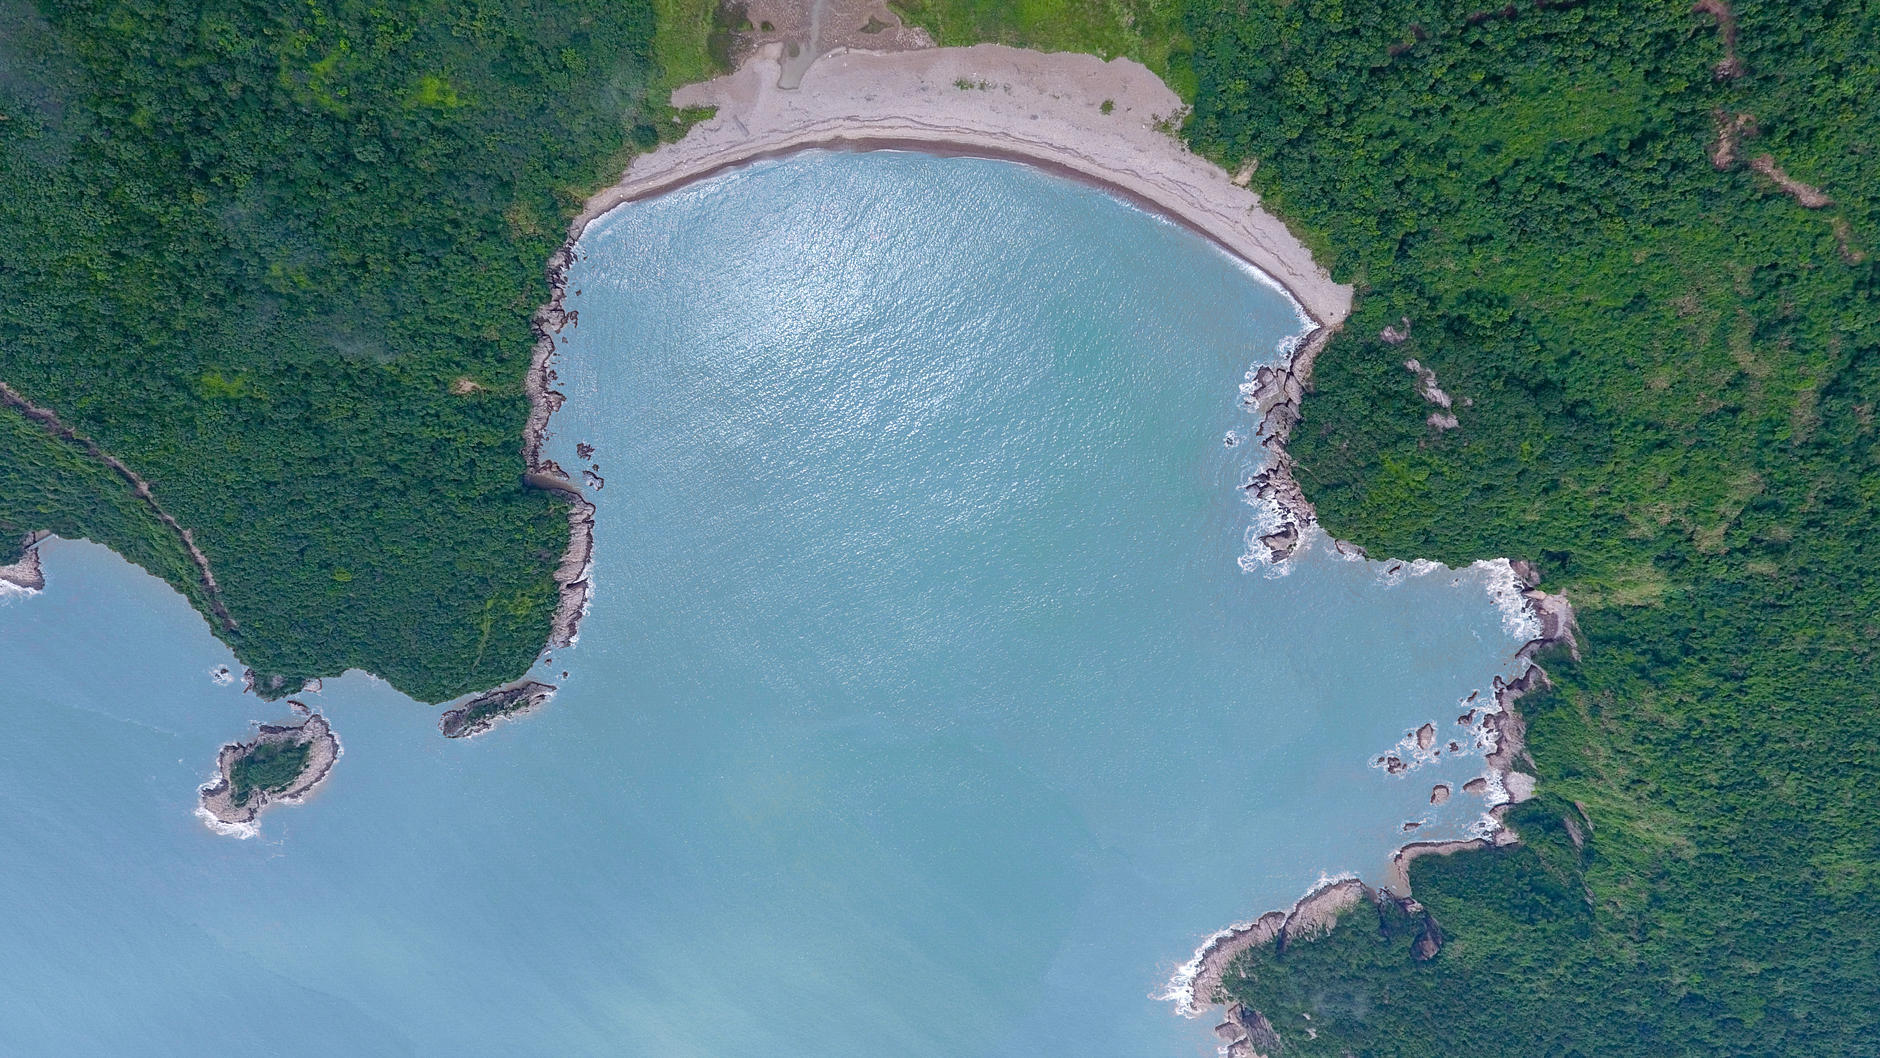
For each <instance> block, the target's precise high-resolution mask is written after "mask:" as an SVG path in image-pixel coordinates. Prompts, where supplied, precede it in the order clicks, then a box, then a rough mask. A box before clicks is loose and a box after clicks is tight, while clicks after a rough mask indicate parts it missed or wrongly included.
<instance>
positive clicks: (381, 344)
mask: <svg viewBox="0 0 1880 1058" xmlns="http://www.w3.org/2000/svg"><path fill="white" fill-rule="evenodd" d="M665 6H666V7H667V8H671V9H673V11H675V12H677V13H680V14H684V13H686V12H690V11H691V10H692V9H694V8H698V7H700V6H701V5H700V4H698V3H696V2H690V0H669V2H667V3H666V4H665ZM695 35H696V34H692V33H691V31H690V28H689V23H688V22H687V21H686V20H685V19H674V22H673V29H672V30H671V31H669V32H667V33H666V34H664V35H661V34H659V33H657V32H656V27H655V24H654V15H653V9H652V7H651V5H650V4H649V3H647V2H646V0H639V2H629V3H567V4H563V3H553V4H551V3H541V2H531V0H507V2H486V3H474V4H467V5H466V4H444V3H436V2H424V0H387V2H378V3H372V4H366V3H361V2H355V0H332V2H329V0H313V2H309V3H294V4H278V3H256V2H243V0H204V2H196V3H177V2H168V0H91V2H82V0H81V2H70V3H58V2H51V0H48V2H46V3H44V4H42V5H39V6H38V7H35V6H33V5H32V4H29V3H22V2H21V0H0V382H4V383H6V384H7V385H8V386H10V387H11V388H12V389H13V390H14V391H16V392H17V393H18V394H19V396H20V397H21V398H23V400H24V401H25V402H28V403H30V404H32V405H34V406H37V407H38V408H41V409H44V410H46V411H48V412H51V413H54V414H56V415H57V416H58V418H59V420H60V421H61V422H62V423H63V424H64V426H65V427H67V428H68V429H69V430H70V432H71V433H72V435H73V436H72V437H70V438H63V439H62V438H57V437H54V436H53V435H52V434H50V433H48V432H47V431H46V430H45V429H43V428H41V427H40V426H39V425H37V424H34V423H29V422H28V421H27V420H26V419H25V418H24V417H23V415H22V413H21V411H20V409H19V408H18V407H14V406H0V438H3V439H4V441H5V443H4V444H0V562H4V561H6V560H8V559H9V558H10V557H11V554H9V553H7V552H11V551H12V550H13V549H14V548H15V546H16V542H17V539H18V538H19V537H20V536H21V535H22V534H24V533H25V532H27V531H29V530H33V529H51V530H53V531H55V532H59V533H62V534H66V535H72V536H80V535H82V536H89V537H91V538H93V539H96V540H99V541H101V542H103V543H105V544H108V545H110V546H111V547H113V548H115V549H117V550H119V551H121V552H123V553H124V554H126V555H128V556H130V557H131V558H132V559H134V560H136V561H138V562H139V563H141V564H143V565H145V566H146V567H147V568H150V569H151V570H153V571H154V572H157V573H158V574H160V575H162V576H164V577H165V578H166V579H169V580H170V581H171V582H172V583H174V584H176V585H177V586H178V588H180V589H182V590H183V591H185V592H186V593H187V594H189V595H190V597H191V598H192V600H193V601H195V602H196V603H197V604H198V606H199V607H201V608H203V609H204V611H205V615H207V616H209V617H210V618H211V623H212V624H213V625H214V626H215V627H216V630H217V632H218V634H220V635H222V636H223V637H224V638H225V639H227V640H229V641H230V642H231V644H233V645H234V646H235V647H236V649H237V651H238V653H239V654H240V655H241V656H242V658H243V660H245V661H247V662H248V663H250V664H252V665H253V666H254V667H255V668H256V669H257V670H258V671H259V672H261V673H262V675H263V687H264V688H265V687H267V686H269V685H270V684H271V683H272V682H273V681H272V677H273V676H276V675H278V676H281V677H283V679H284V683H283V686H284V687H288V688H291V687H294V686H297V685H298V680H299V679H300V678H303V677H307V676H312V675H317V674H323V673H334V672H337V671H339V670H341V669H343V668H347V667H352V666H357V667H360V668H364V669H367V670H369V671H372V672H375V673H378V674H380V675H383V676H385V677H386V678H387V679H389V680H391V681H392V682H393V683H395V684H396V685H398V686H399V687H400V688H401V689H403V690H405V691H407V692H409V693H411V694H413V695H415V696H417V697H420V698H427V699H433V700H435V699H441V698H446V697H450V696H452V695H455V694H458V693H461V692H464V691H470V690H476V689H480V688H482V687H487V686H490V685H492V684H494V683H498V682H501V681H502V680H504V679H507V678H509V677H511V676H514V675H516V674H517V673H518V672H519V671H521V670H522V669H523V668H524V667H525V666H526V665H527V664H528V662H529V661H530V659H531V658H532V657H533V656H534V654H535V652H536V650H537V649H538V648H539V647H540V646H541V644H542V641H543V640H544V638H545V637H546V634H547V628H548V620H549V615H550V612H551V610H552V608H553V605H554V589H553V584H552V583H551V580H550V574H551V572H552V570H553V569H554V566H555V562H556V560H557V558H558V557H559V556H560V553H561V551H562V550H563V549H564V547H565V546H566V543H567V535H568V530H567V524H566V520H565V518H564V516H563V512H562V511H561V510H559V509H558V506H559V501H556V500H554V499H553V498H551V497H550V496H549V495H547V494H544V493H540V492H531V491H529V490H526V489H525V488H524V487H523V486H522V484H521V474H522V470H523V467H522V460H521V456H520V452H519V448H520V443H521V440H520V438H521V430H522V424H523V420H524V417H525V415H526V402H525V400H524V397H523V394H522V376H523V372H524V369H525V367H526V365H527V363H528V356H529V348H530V345H531V342H532V339H531V335H530V331H529V324H528V320H529V316H530V314H531V312H532V311H533V310H534V309H535V307H536V306H537V305H539V304H541V303H542V302H543V301H544V300H546V297H547V289H546V285H545V281H544V279H543V268H544V262H545V261H546V260H547V258H548V255H549V254H550V253H551V252H552V251H553V250H554V248H555V247H556V246H557V245H559V243H560V242H561V240H562V239H563V237H564V232H565V228H566V222H567V219H568V217H569V216H570V215H571V214H572V212H573V210H574V208H575V207H576V206H577V204H578V203H579V202H581V201H582V200H583V199H584V198H585V197H586V195H587V194H588V192H590V191H591V190H592V189H593V188H594V187H596V186H598V185H599V184H601V183H602V182H604V181H606V180H609V179H611V178H612V177H613V176H614V175H615V174H617V173H618V171H619V168H620V165H621V163H622V162H623V161H624V158H625V154H626V152H628V151H630V150H631V149H632V148H633V147H634V146H636V145H637V146H642V147H643V146H646V145H649V144H652V143H654V142H656V141H657V140H658V138H659V137H660V136H661V135H662V134H666V135H670V134H672V133H673V132H674V131H676V130H677V126H676V125H675V124H674V123H673V121H672V115H671V114H670V113H669V112H668V110H667V108H666V107H665V106H664V103H663V101H664V99H665V97H666V91H667V89H668V88H669V84H668V83H667V81H668V77H667V76H666V73H665V69H664V67H665V65H666V61H668V60H669V61H670V63H671V64H672V65H674V66H676V67H678V69H676V70H675V71H674V72H675V74H676V75H677V76H681V77H690V76H692V75H693V74H694V73H696V72H697V69H698V68H700V67H701V64H702V54H703V48H702V43H700V42H699V41H695V40H693V39H692V37H693V36H695ZM87 442H89V445H88V444H87ZM91 446H95V447H96V448H97V449H98V450H99V451H102V452H103V453H105V454H106V455H108V456H110V457H113V458H116V459H118V460H121V461H122V462H123V463H124V464H125V465H126V466H128V467H129V468H131V469H133V470H134V471H135V472H136V473H137V474H139V475H141V476H142V478H143V479H145V480H146V481H148V482H149V486H150V497H149V498H148V499H145V498H143V497H140V496H138V495H136V494H135V493H134V491H133V486H132V485H131V484H130V483H129V482H128V481H126V480H124V479H123V478H122V477H121V476H119V475H116V474H114V473H112V472H111V471H109V470H108V469H105V468H104V467H103V466H102V465H101V464H99V463H98V461H97V460H96V459H95V458H93V457H92V456H91V455H90V454H89V448H90V447H91ZM157 510H161V511H162V512H166V513H167V514H168V515H169V516H171V517H172V518H174V519H175V521H176V523H177V525H178V526H180V527H182V528H186V529H188V530H189V531H190V533H191V535H192V536H193V538H194V541H195V543H196V545H197V546H199V547H200V549H201V551H202V553H203V555H204V556H205V557H206V560H207V562H208V564H209V566H210V567H211V568H212V571H213V575H214V578H215V582H216V584H217V585H218V586H219V595H220V598H219V600H216V599H211V598H210V595H212V594H214V593H213V592H211V591H210V589H208V588H207V587H205V586H204V584H203V582H202V578H201V576H200V574H199V571H198V570H197V569H196V567H195V566H194V565H193V564H192V562H191V560H190V559H189V557H188V556H187V554H186V553H185V551H184V546H183V542H182V540H181V539H180V537H179V536H178V534H177V533H176V532H175V531H174V530H173V529H171V528H169V527H168V526H166V525H165V524H163V523H162V522H161V521H159V520H158V515H157V514H156V513H155V512H156V511H157ZM216 602H219V603H221V604H224V605H225V606H226V610H227V614H228V619H226V620H224V619H222V618H221V617H219V616H218V615H217V614H216V613H215V612H214V604H215V603H216Z"/></svg>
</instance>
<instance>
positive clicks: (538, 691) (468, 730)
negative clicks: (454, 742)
mask: <svg viewBox="0 0 1880 1058" xmlns="http://www.w3.org/2000/svg"><path fill="white" fill-rule="evenodd" d="M554 696H555V688H554V687H553V686H551V685H549V684H546V683H540V682H537V681H535V680H529V679H522V680H517V681H515V682H514V683H506V684H504V685H502V686H501V687H497V688H494V689H492V690H488V691H484V692H483V693H482V694H478V695H473V696H471V697H470V698H467V699H465V700H464V701H463V703H462V704H460V705H458V706H457V707H455V708H453V709H451V710H449V711H447V712H446V713H444V715H443V716H441V717H439V718H438V721H437V726H438V730H440V731H442V732H443V733H444V737H445V738H472V737H474V736H476V735H481V734H482V733H484V732H485V731H488V730H489V729H490V728H493V727H495V726H496V725H497V723H499V722H500V721H503V720H508V719H514V718H515V717H519V716H522V715H524V714H526V713H530V712H533V711H535V710H537V709H540V708H541V707H542V706H544V705H546V704H548V700H549V699H550V698H553V697H554Z"/></svg>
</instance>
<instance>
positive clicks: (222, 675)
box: [209, 665, 235, 687]
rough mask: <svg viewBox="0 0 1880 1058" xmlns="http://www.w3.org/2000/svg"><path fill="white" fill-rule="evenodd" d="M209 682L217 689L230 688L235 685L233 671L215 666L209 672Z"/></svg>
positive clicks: (224, 666)
mask: <svg viewBox="0 0 1880 1058" xmlns="http://www.w3.org/2000/svg"><path fill="white" fill-rule="evenodd" d="M209 681H210V682H211V683H214V684H215V685H216V686H217V687H232V686H234V685H235V671H234V670H233V669H231V668H229V667H228V666H227V665H217V666H216V667H215V668H212V669H210V670H209Z"/></svg>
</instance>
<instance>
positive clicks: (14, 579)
mask: <svg viewBox="0 0 1880 1058" xmlns="http://www.w3.org/2000/svg"><path fill="white" fill-rule="evenodd" d="M44 538H45V534H44V533H28V534H26V539H25V540H24V541H22V542H21V546H22V547H24V548H25V549H26V552H25V554H22V555H21V556H20V558H19V561H17V562H14V563H11V564H9V565H5V566H0V584H11V585H12V586H13V587H15V588H20V589H22V590H24V591H39V590H41V589H43V588H44V587H45V586H46V575H45V574H44V573H43V572H41V571H40V569H39V552H38V550H36V548H35V546H34V545H36V544H38V543H39V541H40V540H42V539H44Z"/></svg>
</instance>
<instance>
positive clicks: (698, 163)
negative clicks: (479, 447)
mask: <svg viewBox="0 0 1880 1058" xmlns="http://www.w3.org/2000/svg"><path fill="white" fill-rule="evenodd" d="M782 54H783V52H782V48H781V46H779V45H777V44H769V45H766V46H764V47H763V48H760V49H759V50H758V51H757V52H756V53H755V54H754V55H752V56H751V58H750V59H748V60H747V61H746V62H745V63H744V64H743V65H742V66H740V67H739V68H738V69H737V70H736V71H735V72H733V73H730V74H727V75H725V76H723V77H719V78H715V79H713V80H710V81H705V82H702V83H699V84H693V85H687V86H685V87H683V88H680V89H678V90H677V91H675V92H674V93H673V96H672V102H673V105H674V106H676V107H681V108H696V107H711V108H715V110H716V113H715V114H714V115H713V116H712V117H711V118H709V119H707V120H705V121H702V122H700V123H698V124H697V125H695V126H693V127H692V128H691V129H690V130H689V131H688V132H687V134H686V135H685V136H684V137H683V138H682V139H680V140H678V141H677V142H674V143H669V144H666V145H664V146H662V147H660V148H659V149H657V150H654V151H651V152H649V153H646V154H643V155H639V156H638V157H635V158H634V159H633V160H632V161H631V162H630V163H629V165H628V167H627V169H626V171H625V173H623V174H622V176H621V179H620V182H619V183H617V184H615V185H614V186H612V187H609V188H606V189H605V190H602V191H600V192H599V193H597V194H595V195H594V196H593V197H591V198H590V199H588V201H587V203H586V205H585V206H584V207H583V208H582V210H581V212H580V214H579V215H577V216H576V217H575V218H574V220H573V221H572V222H571V223H570V224H569V227H568V238H567V240H566V241H565V242H564V243H563V244H562V246H561V248H560V249H559V250H557V251H556V252H555V254H554V256H552V257H551V258H550V259H549V262H548V267H547V278H548V284H549V300H548V301H547V303H545V304H544V305H542V306H541V307H540V308H539V309H537V310H536V312H535V315H534V317H533V318H532V320H531V323H532V325H533V328H534V331H535V337H536V341H535V347H534V351H533V354H532V356H531V358H530V362H529V369H528V373H527V374H526V375H525V376H524V381H523V388H524V392H525V393H526V394H527V395H528V398H529V418H528V423H527V425H526V427H525V428H524V431H523V445H522V454H523V462H524V466H525V468H526V470H525V473H524V475H523V477H524V481H525V483H526V484H528V485H529V486H531V487H535V488H543V489H548V490H551V491H555V492H559V493H562V494H564V495H565V496H567V497H568V500H569V505H570V506H569V511H568V524H569V542H568V550H567V551H566V552H565V553H564V554H563V556H562V561H561V563H560V565H559V567H558V568H557V569H556V571H555V575H554V577H555V584H556V590H557V592H558V595H559V601H558V603H557V605H556V609H555V615H554V619H553V622H552V624H551V627H550V634H549V638H548V641H547V643H546V645H545V647H544V649H543V654H546V653H547V651H549V650H556V649H560V648H562V647H566V646H569V645H571V644H572V643H574V641H575V640H576V638H577V637H578V635H579V630H580V622H581V619H582V618H583V617H584V616H585V615H586V613H587V609H588V605H589V602H590V597H591V591H592V585H591V584H590V583H589V574H590V572H591V569H592V565H593V551H594V542H593V526H594V505H593V504H592V503H591V502H589V501H588V500H587V498H586V496H585V494H584V493H583V491H582V489H581V486H580V485H578V484H576V483H575V482H574V480H573V479H572V478H571V477H570V476H569V475H568V473H567V472H566V471H565V470H563V469H562V468H561V467H560V466H558V465H557V464H556V463H555V462H554V460H552V459H548V458H546V457H544V456H543V454H542V446H543V444H544V443H545V441H546V439H547V437H548V432H549V420H550V418H551V417H552V416H553V415H554V413H555V412H556V411H559V410H560V408H561V406H562V403H563V402H564V400H565V399H566V397H565V396H564V394H562V393H561V392H559V391H558V390H557V389H556V388H555V383H556V381H557V377H556V372H555V366H554V359H555V354H556V350H555V346H556V339H557V337H558V336H559V335H560V333H561V332H562V330H563V329H564V328H567V327H571V326H575V325H577V324H578V323H579V313H578V312H571V311H569V310H568V309H567V308H566V305H565V301H566V296H567V279H568V271H569V269H570V267H571V266H572V265H573V264H574V261H575V254H576V253H577V246H578V244H579V243H580V241H581V237H582V236H583V235H584V234H585V233H586V231H587V227H588V225H590V224H592V223H594V222H595V221H596V220H599V219H600V218H601V217H603V216H605V215H606V214H607V213H609V212H610V211H612V210H614V209H616V208H618V207H620V206H623V205H625V204H627V203H630V202H634V201H638V200H640V199H645V198H651V197H655V196H658V195H663V194H667V193H669V192H672V191H676V190H678V189H680V188H683V187H685V186H687V185H689V184H692V183H696V182H698V181H700V180H706V179H709V178H711V177H713V176H716V175H718V174H720V173H723V172H726V171H728V170H731V169H735V168H738V167H740V166H745V165H750V164H753V163H756V162H760V161H764V160H767V159H772V158H780V157H785V156H788V155H791V154H796V153H799V152H802V151H806V150H818V149H833V150H863V151H866V150H912V151H920V152H922V153H926V154H934V155H941V156H965V157H977V158H992V159H998V160H1004V161H1015V162H1021V163H1024V164H1027V165H1031V166H1034V167H1036V168H1039V169H1043V170H1045V171H1047V172H1051V173H1054V174H1056V175H1059V176H1063V177H1067V178H1070V179H1073V180H1076V181H1079V182H1081V183H1085V184H1089V185H1092V186H1095V187H1097V188H1099V189H1100V190H1103V191H1105V192H1107V193H1109V194H1111V195H1113V196H1115V197H1117V198H1120V199H1122V200H1124V201H1126V202H1128V203H1130V204H1131V205H1134V206H1136V207H1137V208H1140V209H1143V210H1145V211H1147V212H1150V213H1153V214H1155V215H1157V216H1160V217H1162V218H1164V219H1166V220H1169V221H1170V222H1172V223H1176V224H1180V225H1181V226H1183V227H1184V228H1187V229H1188V230H1190V231H1192V232H1194V233H1196V234H1198V235H1200V236H1201V237H1203V238H1205V239H1207V240H1208V241H1209V242H1211V243H1213V244H1214V245H1216V246H1217V247H1219V248H1220V249H1222V250H1223V251H1224V252H1226V253H1228V254H1229V255H1230V256H1232V257H1234V258H1235V259H1236V260H1238V261H1240V262H1241V263H1243V264H1244V265H1247V266H1250V267H1251V268H1252V269H1253V270H1254V271H1255V272H1256V273H1257V274H1258V275H1259V276H1260V278H1261V279H1262V281H1264V282H1267V283H1269V284H1271V285H1273V286H1275V287H1276V288H1278V289H1279V290H1280V291H1281V292H1282V293H1284V294H1285V295H1286V296H1287V297H1288V298H1289V299H1290V300H1291V301H1292V303H1293V305H1294V308H1295V310H1296V311H1297V312H1298V313H1299V315H1300V322H1301V324H1302V325H1303V330H1302V335H1301V340H1299V341H1298V342H1296V343H1295V345H1294V348H1293V350H1292V356H1291V358H1290V360H1289V367H1288V373H1289V375H1291V376H1293V377H1296V378H1297V379H1298V380H1299V382H1300V383H1301V384H1303V382H1304V379H1305V377H1306V373H1307V372H1309V371H1310V369H1311V362H1312V357H1313V356H1314V355H1316V353H1317V350H1318V348H1319V347H1320V346H1322V345H1323V344H1324V340H1325V339H1326V338H1327V337H1329V336H1330V335H1331V334H1332V333H1333V332H1334V331H1336V330H1337V328H1338V327H1339V326H1340V325H1341V324H1343V322H1344V320H1345V317H1346V316H1348V315H1349V314H1350V312H1351V299H1352V288H1351V287H1349V286H1346V285H1342V284H1339V283H1335V282H1333V281H1332V279H1331V276H1330V275H1329V274H1328V273H1326V271H1325V270H1324V269H1323V268H1320V267H1319V265H1318V263H1317V262H1316V261H1314V260H1313V259H1312V254H1311V251H1310V250H1308V249H1307V248H1306V247H1305V245H1304V244H1303V243H1301V242H1300V241H1299V240H1298V239H1297V238H1296V237H1294V236H1293V234H1292V233H1291V232H1290V231H1289V230H1287V228H1286V226H1285V224H1284V223H1283V222H1281V221H1280V220H1279V219H1278V218H1276V217H1274V216H1273V215H1272V214H1270V213H1267V212H1266V211H1265V210H1263V209H1261V208H1260V199H1259V196H1258V195H1256V194H1254V193H1253V192H1251V191H1248V190H1247V189H1246V188H1245V187H1243V186H1241V185H1240V184H1238V183H1236V182H1235V180H1234V179H1233V178H1232V177H1230V176H1229V175H1228V174H1227V172H1226V171H1225V170H1223V169H1221V168H1220V167H1219V166H1217V165H1215V164H1214V163H1213V162H1210V161H1208V160H1207V159H1205V158H1202V157H1201V156H1199V155H1196V154H1194V153H1193V152H1192V151H1190V150H1188V148H1187V147H1186V146H1185V145H1183V144H1182V143H1181V141H1180V140H1179V139H1178V138H1176V136H1175V134H1174V132H1173V130H1172V127H1171V125H1170V123H1171V122H1172V121H1176V120H1178V119H1179V117H1180V115H1181V114H1182V113H1183V111H1184V107H1183V105H1182V102H1181V99H1180V98H1179V97H1178V96H1176V95H1175V93H1174V92H1173V91H1171V90H1170V89H1169V88H1168V86H1167V85H1165V84H1163V83H1162V81H1161V79H1160V78H1158V77H1156V76H1155V74H1153V73H1151V72H1150V71H1149V70H1148V68H1146V67H1144V66H1142V65H1141V64H1139V63H1136V62H1133V61H1131V60H1128V59H1113V60H1110V61H1108V62H1105V61H1104V60H1102V59H1099V58H1097V57H1096V56H1093V55H1082V54H1074V53H1068V52H1058V53H1050V54H1046V53H1042V52H1032V51H1026V50H1023V49H1019V48H1008V47H1005V46H1003V45H996V44H980V45H975V46H973V47H970V48H922V49H918V50H912V51H851V50H846V49H837V50H835V51H831V52H829V53H828V54H825V55H822V56H820V57H818V58H817V59H816V60H815V61H814V62H813V63H812V64H811V65H810V67H809V68H808V69H807V70H805V71H802V73H801V75H800V77H801V80H800V83H799V85H798V87H794V88H788V89H785V88H781V87H778V82H779V81H780V80H781V79H782V78H783V76H784V69H783V61H782ZM1106 105H1107V107H1108V110H1107V111H1106V109H1105V107H1106ZM1295 418H1296V416H1295ZM1281 440H1282V441H1283V438H1282V439H1281ZM1269 447H1271V448H1273V450H1274V452H1275V456H1274V458H1275V459H1276V460H1279V461H1283V460H1284V458H1285V455H1284V452H1283V450H1281V449H1279V448H1278V447H1275V446H1273V445H1270V444H1269ZM1300 503H1301V504H1303V498H1301V500H1300ZM1305 509H1306V510H1308V511H1309V510H1310V508H1309V507H1307V508H1305ZM500 690H501V688H497V689H494V690H493V691H490V692H485V694H490V693H495V692H496V691H500Z"/></svg>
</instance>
